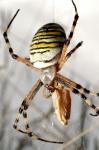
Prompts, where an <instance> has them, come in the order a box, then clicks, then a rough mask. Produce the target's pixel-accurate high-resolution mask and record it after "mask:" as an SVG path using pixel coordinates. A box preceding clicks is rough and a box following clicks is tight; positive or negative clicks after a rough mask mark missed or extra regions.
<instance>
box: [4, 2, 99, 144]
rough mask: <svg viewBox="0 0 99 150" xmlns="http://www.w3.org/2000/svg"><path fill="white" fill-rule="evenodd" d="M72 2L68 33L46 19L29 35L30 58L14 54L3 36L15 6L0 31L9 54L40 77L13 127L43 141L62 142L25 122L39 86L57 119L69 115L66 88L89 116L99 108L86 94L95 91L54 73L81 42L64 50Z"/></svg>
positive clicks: (66, 45) (68, 100)
mask: <svg viewBox="0 0 99 150" xmlns="http://www.w3.org/2000/svg"><path fill="white" fill-rule="evenodd" d="M72 4H73V6H74V9H75V16H74V21H73V24H72V27H71V31H70V33H69V35H68V37H66V34H65V31H64V29H63V28H62V27H61V26H60V25H59V24H57V23H48V24H46V25H44V26H42V27H41V28H40V29H39V30H38V31H37V33H36V34H35V35H34V37H33V39H32V43H31V45H30V59H27V58H24V57H21V56H18V55H17V54H15V53H14V52H13V49H12V47H11V45H10V41H9V39H8V36H7V32H8V29H9V27H10V25H11V24H12V22H13V20H14V18H15V17H16V15H17V14H18V12H19V10H18V11H17V12H16V14H15V15H14V17H13V18H12V20H11V21H10V23H9V24H8V26H7V29H6V30H5V32H4V34H3V35H4V39H5V41H6V44H7V46H8V48H9V53H10V54H11V56H12V58H13V59H16V60H17V61H20V62H21V63H24V64H26V65H27V66H28V67H30V68H31V69H33V70H36V71H39V72H40V79H39V80H38V81H37V82H36V84H35V85H34V86H33V87H32V88H31V90H30V91H29V93H28V94H27V95H26V97H25V98H24V99H23V102H22V104H21V106H20V108H19V113H18V115H17V117H16V120H15V123H14V128H15V129H16V130H17V131H20V132H22V133H25V134H28V135H29V136H30V137H32V138H33V139H37V140H41V141H45V142H51V143H59V144H61V143H63V142H58V141H50V140H46V139H44V138H40V137H39V136H38V135H36V134H35V133H34V132H32V131H31V129H30V126H29V123H28V121H27V109H28V107H29V105H30V103H31V101H32V99H33V98H34V96H35V94H36V93H37V92H38V91H39V89H40V88H41V87H42V86H44V92H43V93H44V96H45V97H47V98H48V97H50V96H52V100H53V105H54V108H55V112H56V115H57V117H58V119H59V121H60V122H61V123H63V124H67V123H68V120H69V119H70V113H71V97H70V91H71V92H73V93H74V94H77V95H79V96H80V97H81V98H82V100H84V102H85V103H86V104H87V105H88V106H89V107H91V108H92V109H93V110H94V112H95V114H91V115H92V116H97V115H99V109H98V108H97V107H96V106H95V105H94V104H92V103H91V101H90V100H89V99H88V97H87V96H86V95H88V94H91V95H94V96H99V93H95V92H91V91H89V90H88V89H86V88H84V87H83V86H81V85H80V84H77V83H75V82H74V81H72V80H70V79H68V78H66V77H64V76H62V75H61V74H59V73H58V72H59V71H60V70H61V68H62V67H63V65H64V63H65V62H66V61H67V60H68V59H69V58H70V57H71V55H72V54H73V53H74V52H75V51H76V50H77V49H78V48H79V47H80V46H81V45H82V41H81V42H79V43H78V44H77V45H76V46H75V47H74V48H73V49H72V50H70V51H69V52H67V50H68V46H69V44H70V41H71V39H72V37H73V33H74V29H75V27H76V24H77V21H78V18H79V16H78V12H77V8H76V5H75V3H74V1H73V0H72ZM20 115H23V118H24V119H25V129H26V130H25V131H23V130H21V129H19V128H18V123H19V117H20Z"/></svg>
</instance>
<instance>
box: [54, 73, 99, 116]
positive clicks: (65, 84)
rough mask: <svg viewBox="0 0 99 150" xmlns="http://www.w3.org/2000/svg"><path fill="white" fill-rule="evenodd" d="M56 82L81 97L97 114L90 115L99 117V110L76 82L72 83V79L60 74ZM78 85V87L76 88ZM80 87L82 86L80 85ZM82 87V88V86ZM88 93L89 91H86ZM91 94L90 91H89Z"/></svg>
mask: <svg viewBox="0 0 99 150" xmlns="http://www.w3.org/2000/svg"><path fill="white" fill-rule="evenodd" d="M54 82H58V83H59V84H61V85H62V86H63V87H66V89H68V90H70V91H71V92H73V93H74V94H76V95H78V96H80V97H81V98H82V99H83V100H84V102H85V103H86V104H87V105H88V106H89V107H91V108H92V109H93V110H94V112H95V113H96V114H90V115H92V116H98V115H99V109H98V108H97V107H96V106H95V105H94V104H92V103H91V101H90V99H88V97H87V96H86V95H85V94H84V92H83V91H82V92H81V91H80V90H78V89H77V86H78V85H79V84H76V83H75V82H74V81H71V80H70V79H68V78H65V77H64V76H62V75H60V74H57V75H56V77H55V79H54ZM75 85H76V86H75ZM79 87H80V85H79ZM81 87H82V86H81ZM82 88H83V87H82ZM85 91H87V89H86V90H85ZM88 92H89V91H88Z"/></svg>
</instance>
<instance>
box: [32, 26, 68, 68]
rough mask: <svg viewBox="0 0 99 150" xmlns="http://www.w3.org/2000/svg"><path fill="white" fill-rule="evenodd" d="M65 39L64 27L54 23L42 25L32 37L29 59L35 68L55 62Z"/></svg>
mask: <svg viewBox="0 0 99 150" xmlns="http://www.w3.org/2000/svg"><path fill="white" fill-rule="evenodd" d="M65 41H66V34H65V31H64V29H63V28H62V27H61V26H60V25H59V24H56V23H48V24H46V25H44V26H42V27H41V28H40V29H39V30H38V31H37V33H36V34H35V35H34V37H33V39H32V43H31V45H30V60H31V62H32V63H33V65H34V67H36V68H45V67H49V66H51V65H54V64H56V63H57V61H58V59H59V56H60V53H61V51H62V49H63V45H64V43H65Z"/></svg>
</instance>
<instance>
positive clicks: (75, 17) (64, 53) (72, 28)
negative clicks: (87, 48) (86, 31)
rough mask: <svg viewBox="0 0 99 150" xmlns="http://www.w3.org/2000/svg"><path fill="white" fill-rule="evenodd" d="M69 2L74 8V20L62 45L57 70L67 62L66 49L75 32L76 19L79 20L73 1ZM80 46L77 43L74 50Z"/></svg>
mask: <svg viewBox="0 0 99 150" xmlns="http://www.w3.org/2000/svg"><path fill="white" fill-rule="evenodd" d="M71 1H72V4H73V6H74V9H75V16H74V20H73V23H72V27H71V30H70V33H69V35H68V38H67V40H66V42H65V43H64V46H63V50H62V54H61V56H60V59H59V61H58V64H59V66H58V68H59V70H60V69H61V68H62V67H63V65H64V63H65V62H66V60H67V56H66V54H67V48H68V46H69V44H70V42H71V39H72V37H73V34H74V30H75V27H76V25H77V21H78V18H79V15H78V12H77V7H76V4H75V3H74V1H73V0H71ZM80 46H81V43H78V44H77V46H76V47H75V48H74V49H75V50H76V49H77V48H78V47H80ZM75 50H74V51H75ZM74 51H73V50H72V52H74ZM72 52H71V53H72Z"/></svg>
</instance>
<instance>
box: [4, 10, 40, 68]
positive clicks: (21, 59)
mask: <svg viewBox="0 0 99 150" xmlns="http://www.w3.org/2000/svg"><path fill="white" fill-rule="evenodd" d="M18 12H19V9H18V10H17V12H16V13H15V15H14V16H13V18H12V19H11V21H10V22H9V24H8V26H7V28H6V30H5V32H4V33H3V36H4V39H5V42H6V44H7V47H8V49H9V53H10V55H11V56H12V58H13V59H15V60H17V61H19V62H21V63H23V64H25V65H27V66H28V67H30V68H31V69H34V70H37V71H39V69H37V68H35V67H33V64H32V63H31V62H30V60H28V59H26V58H24V57H22V56H18V55H17V54H15V53H14V51H13V48H12V47H11V44H10V41H9V39H8V35H7V34H8V30H9V28H10V26H11V24H12V22H13V21H14V19H15V17H16V16H17V14H18Z"/></svg>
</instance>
